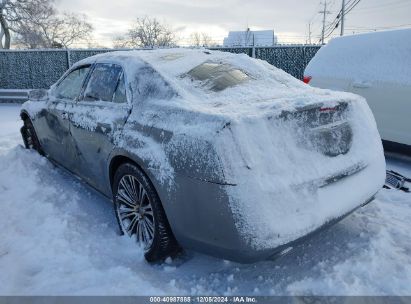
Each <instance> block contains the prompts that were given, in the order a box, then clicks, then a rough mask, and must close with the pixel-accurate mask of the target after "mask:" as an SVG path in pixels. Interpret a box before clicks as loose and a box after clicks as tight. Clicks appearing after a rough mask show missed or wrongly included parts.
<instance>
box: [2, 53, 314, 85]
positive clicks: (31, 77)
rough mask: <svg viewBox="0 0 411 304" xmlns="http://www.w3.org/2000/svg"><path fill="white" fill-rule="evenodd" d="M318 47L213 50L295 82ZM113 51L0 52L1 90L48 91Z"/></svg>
mask: <svg viewBox="0 0 411 304" xmlns="http://www.w3.org/2000/svg"><path fill="white" fill-rule="evenodd" d="M319 49H320V46H305V45H301V46H275V47H256V48H251V47H250V48H241V47H240V48H212V50H220V51H225V52H231V53H243V54H247V55H248V56H250V57H255V58H259V59H263V60H266V61H267V62H269V63H270V64H272V65H274V66H276V67H278V68H280V69H283V70H284V71H286V72H287V73H289V74H291V75H293V76H294V77H296V78H299V79H302V77H303V72H304V69H305V67H306V66H307V64H308V62H309V61H310V60H311V58H312V57H314V55H315V53H316V52H317V51H318V50H319ZM110 51H114V50H112V49H100V50H98V49H90V50H2V51H0V89H40V88H49V87H50V86H51V85H52V84H53V83H55V82H56V81H57V80H58V79H59V78H60V76H61V75H62V74H63V73H64V72H65V71H66V70H67V69H68V68H69V67H70V66H71V65H72V64H74V63H75V62H77V61H79V60H81V59H83V58H86V57H89V56H93V55H96V54H100V53H105V52H110Z"/></svg>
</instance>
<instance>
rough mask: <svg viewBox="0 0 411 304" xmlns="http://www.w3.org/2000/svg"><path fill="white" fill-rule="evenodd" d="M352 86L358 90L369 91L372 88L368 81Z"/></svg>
mask: <svg viewBox="0 0 411 304" xmlns="http://www.w3.org/2000/svg"><path fill="white" fill-rule="evenodd" d="M352 86H353V87H354V88H357V89H368V88H371V83H369V82H366V81H356V82H354V83H353V84H352Z"/></svg>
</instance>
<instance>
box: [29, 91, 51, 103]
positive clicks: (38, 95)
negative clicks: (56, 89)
mask: <svg viewBox="0 0 411 304" xmlns="http://www.w3.org/2000/svg"><path fill="white" fill-rule="evenodd" d="M48 97H49V93H48V90H45V89H40V90H31V91H30V92H29V100H33V101H44V100H47V99H48Z"/></svg>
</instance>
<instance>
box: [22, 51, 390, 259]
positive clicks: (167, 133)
mask: <svg viewBox="0 0 411 304" xmlns="http://www.w3.org/2000/svg"><path fill="white" fill-rule="evenodd" d="M30 97H31V98H30V100H29V101H28V102H26V103H25V104H24V105H23V107H22V111H21V117H22V119H23V121H24V125H23V127H22V129H21V131H22V135H23V139H24V142H25V144H26V147H27V148H32V149H35V150H37V151H38V152H40V153H42V154H44V155H46V156H47V157H48V158H49V159H51V160H52V161H53V162H55V163H57V164H59V165H60V166H62V167H64V168H66V169H68V170H69V171H71V172H73V173H74V174H75V175H77V176H79V177H81V178H82V179H83V180H85V181H86V182H87V183H88V184H90V185H91V186H93V187H94V188H95V189H97V190H99V191H100V192H101V193H103V194H104V195H105V196H107V197H109V198H112V199H113V202H114V208H115V214H116V216H117V219H118V222H119V225H120V227H121V229H122V231H123V232H124V233H125V234H127V235H129V236H130V237H132V238H134V239H135V240H136V242H137V243H139V244H141V245H142V247H143V248H144V252H145V257H146V259H147V260H148V261H157V260H161V259H163V258H165V257H167V256H168V255H173V254H174V253H175V252H176V251H178V249H179V247H180V246H182V247H183V248H189V249H194V250H197V251H200V252H204V253H208V254H211V255H214V256H218V257H222V258H225V259H232V260H236V261H240V262H252V261H256V260H259V259H264V258H267V257H270V256H273V255H277V254H281V253H282V252H285V251H289V249H290V248H291V247H293V246H294V244H295V243H296V242H297V241H299V240H301V239H302V238H303V237H306V236H307V235H311V234H312V233H314V232H315V231H318V230H319V229H321V228H323V227H326V226H328V225H330V224H332V223H335V222H337V221H338V220H340V219H342V218H343V217H344V216H346V215H348V214H349V213H351V212H352V211H353V210H355V209H357V208H359V207H360V206H362V205H364V204H366V203H368V202H370V201H371V200H372V199H373V197H374V194H375V193H376V192H377V191H378V190H379V189H380V188H381V187H382V185H383V183H384V178H385V160H384V155H383V151H382V146H381V140H380V137H379V135H378V132H377V128H376V125H375V121H374V118H373V116H372V113H371V111H370V110H369V108H368V106H367V103H366V102H365V100H364V99H362V98H361V97H359V96H355V95H352V94H347V93H339V92H331V91H328V90H321V89H315V88H312V87H309V86H306V85H305V84H303V83H302V82H301V81H299V80H297V79H295V78H294V77H292V76H290V75H288V74H287V73H285V72H283V71H281V70H279V69H277V68H275V67H273V66H271V65H269V64H268V63H267V62H265V61H261V60H256V59H253V58H250V57H248V56H247V55H238V54H230V53H226V52H215V51H205V50H188V49H174V50H173V49H166V50H156V51H127V52H113V53H106V54H102V55H97V56H93V57H90V58H87V59H84V60H82V61H80V62H78V63H76V64H75V65H74V66H73V67H71V68H70V69H69V70H68V71H67V72H66V73H65V74H64V75H63V77H62V78H61V79H60V80H59V81H58V82H57V83H56V84H55V85H54V86H53V87H52V88H51V89H50V91H48V92H45V91H34V92H32V93H31V94H30ZM118 250H121V248H119V249H118Z"/></svg>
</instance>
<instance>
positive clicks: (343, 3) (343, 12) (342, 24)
mask: <svg viewBox="0 0 411 304" xmlns="http://www.w3.org/2000/svg"><path fill="white" fill-rule="evenodd" d="M344 17H345V0H342V6H341V32H340V36H344Z"/></svg>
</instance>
